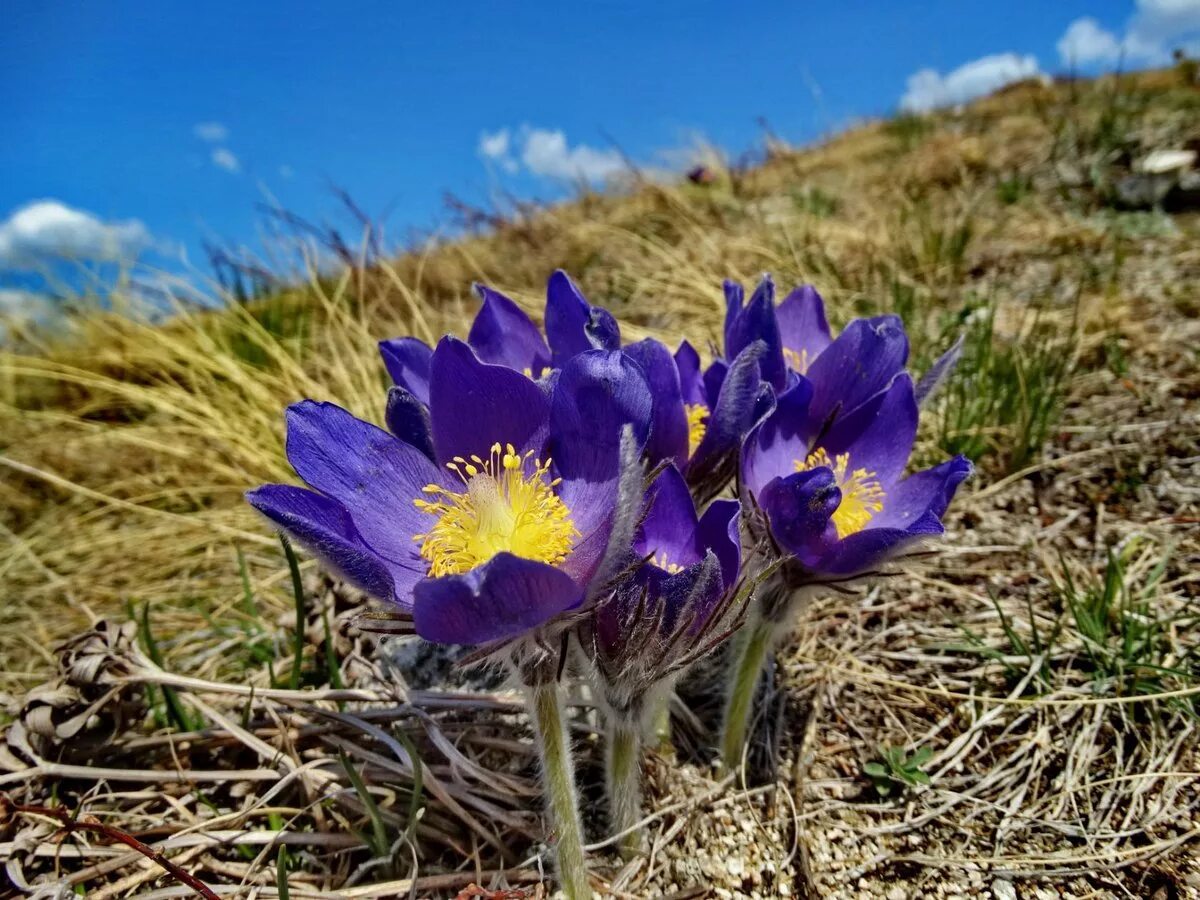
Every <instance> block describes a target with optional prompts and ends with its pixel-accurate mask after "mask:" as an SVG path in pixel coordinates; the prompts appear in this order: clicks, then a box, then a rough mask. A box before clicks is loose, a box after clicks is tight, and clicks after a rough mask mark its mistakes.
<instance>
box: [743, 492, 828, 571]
mask: <svg viewBox="0 0 1200 900" xmlns="http://www.w3.org/2000/svg"><path fill="white" fill-rule="evenodd" d="M757 500H758V505H759V506H760V507H761V508H762V511H763V512H764V513H766V515H767V521H768V523H769V524H770V526H771V534H772V535H773V536H774V537H775V540H776V542H777V543H778V544H779V546H780V547H782V548H783V549H784V550H786V551H787V552H789V553H791V554H792V555H793V556H795V557H796V558H797V559H799V560H800V561H801V562H803V563H806V564H807V563H809V562H810V561H811V560H813V559H814V558H817V557H818V556H819V555H820V554H821V553H822V552H823V551H824V550H825V549H826V548H827V547H828V545H829V543H830V542H831V541H832V540H835V539H836V536H837V532H836V530H835V528H834V525H833V520H832V519H831V516H833V514H834V512H835V511H836V510H837V508H838V504H839V503H841V502H842V492H841V491H839V490H838V487H837V484H836V482H835V480H834V477H833V473H832V472H831V471H830V470H829V469H826V468H817V469H811V470H809V471H807V472H796V473H794V474H792V475H788V476H786V477H784V478H776V479H775V480H774V481H772V482H770V483H769V484H768V485H767V486H766V487H765V488H763V489H762V491H760V492H759V494H758V497H757Z"/></svg>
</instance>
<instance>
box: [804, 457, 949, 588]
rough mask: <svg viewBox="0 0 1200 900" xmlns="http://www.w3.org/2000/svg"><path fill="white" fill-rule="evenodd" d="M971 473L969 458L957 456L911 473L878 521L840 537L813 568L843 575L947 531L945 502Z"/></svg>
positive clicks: (892, 494)
mask: <svg viewBox="0 0 1200 900" xmlns="http://www.w3.org/2000/svg"><path fill="white" fill-rule="evenodd" d="M970 474H971V463H970V461H968V460H967V459H966V457H963V456H957V457H955V458H954V459H951V460H947V461H946V462H944V463H942V464H941V465H939V466H935V467H934V468H932V469H926V470H925V471H924V472H918V473H917V474H915V475H912V476H910V477H909V478H906V479H905V480H904V481H902V482H900V483H899V484H898V485H896V486H894V487H893V488H892V489H891V490H890V491H889V492H888V496H887V497H886V498H885V500H884V508H883V511H882V512H881V513H880V514H879V515H878V516H876V517H875V519H874V520H873V521H872V522H871V525H872V526H873V527H870V528H866V529H864V530H862V531H859V532H857V533H855V534H851V535H849V536H847V537H846V538H845V539H844V540H841V541H837V542H835V543H834V544H833V545H832V546H831V548H830V549H829V551H828V552H827V553H826V554H825V555H823V556H822V557H821V558H820V559H819V560H817V561H816V562H815V563H814V564H813V568H814V569H816V570H817V571H820V572H822V573H825V574H829V575H841V576H846V575H855V574H858V573H861V572H867V571H870V570H872V569H875V568H878V567H879V566H880V565H882V564H883V563H884V562H886V561H887V560H888V559H889V558H890V557H893V556H895V555H897V554H899V553H902V552H904V551H905V550H907V549H908V548H910V547H911V546H912V545H913V544H916V543H918V542H920V541H921V540H924V539H928V538H930V537H934V536H936V535H939V534H942V533H943V532H944V530H945V529H944V528H943V526H942V521H941V519H942V516H943V515H945V512H946V507H947V506H949V504H950V500H951V499H952V498H953V497H954V493H955V491H956V490H957V489H958V486H959V484H961V483H962V481H963V479H965V478H966V477H967V476H968V475H970Z"/></svg>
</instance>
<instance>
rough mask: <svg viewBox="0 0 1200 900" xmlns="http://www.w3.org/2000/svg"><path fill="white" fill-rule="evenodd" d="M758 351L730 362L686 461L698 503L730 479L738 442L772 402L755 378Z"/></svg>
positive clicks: (746, 352)
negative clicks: (693, 450)
mask: <svg viewBox="0 0 1200 900" xmlns="http://www.w3.org/2000/svg"><path fill="white" fill-rule="evenodd" d="M761 347H762V345H761V344H757V343H756V344H752V345H751V346H749V347H747V348H746V349H745V350H743V351H742V353H741V355H739V356H738V358H737V359H735V360H734V361H733V365H732V366H731V367H730V370H729V375H728V376H727V377H726V379H725V382H724V384H722V385H721V392H720V394H719V395H718V396H717V403H716V406H715V408H714V409H713V411H712V413H711V414H710V415H709V417H708V421H707V422H706V423H705V430H704V437H703V438H701V439H700V444H699V445H698V446H697V447H696V450H695V452H694V453H693V454H692V458H691V459H690V460H689V461H688V467H687V478H688V484H689V485H691V486H692V487H693V488H695V489H696V490H697V491H698V494H697V496H698V497H700V498H701V500H704V499H708V498H710V497H712V496H714V494H715V491H714V490H713V487H714V486H715V487H716V488H717V490H719V489H720V488H721V487H723V486H724V484H725V483H726V482H727V481H728V480H729V479H730V478H731V477H732V476H733V474H734V472H735V471H736V467H737V455H738V450H739V449H740V447H741V445H742V440H743V439H744V438H745V436H746V435H747V434H748V433H749V432H750V429H752V428H753V427H754V426H755V424H756V423H757V422H758V421H759V420H760V419H762V418H763V417H764V416H765V415H767V414H768V413H769V412H770V411H771V408H772V406H773V404H774V402H775V398H774V394H773V392H772V390H771V386H770V385H769V384H767V383H766V382H764V381H763V380H762V378H761V377H760V375H759V370H758V362H757V356H758V353H759V350H760V348H761ZM706 485H707V487H705V486H706Z"/></svg>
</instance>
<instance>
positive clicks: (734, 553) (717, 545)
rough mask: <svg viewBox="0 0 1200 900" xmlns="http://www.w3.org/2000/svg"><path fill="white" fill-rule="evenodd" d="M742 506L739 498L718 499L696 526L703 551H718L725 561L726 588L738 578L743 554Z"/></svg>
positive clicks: (722, 574) (723, 580) (697, 536)
mask: <svg viewBox="0 0 1200 900" xmlns="http://www.w3.org/2000/svg"><path fill="white" fill-rule="evenodd" d="M741 511H742V506H741V504H740V503H738V502H737V501H736V500H714V501H713V502H712V503H710V504H709V505H708V509H706V510H705V511H704V515H702V516H701V517H700V522H699V524H698V525H697V526H696V543H697V544H698V545H699V547H700V549H701V551H702V552H703V551H711V552H712V553H714V554H716V557H717V561H718V562H719V563H720V564H721V582H722V584H723V585H724V586H725V587H726V588H730V587H732V586H733V584H734V582H735V581H737V576H738V567H739V564H740V561H741V555H742V542H741V536H740V534H739V533H738V521H739V518H740V515H741Z"/></svg>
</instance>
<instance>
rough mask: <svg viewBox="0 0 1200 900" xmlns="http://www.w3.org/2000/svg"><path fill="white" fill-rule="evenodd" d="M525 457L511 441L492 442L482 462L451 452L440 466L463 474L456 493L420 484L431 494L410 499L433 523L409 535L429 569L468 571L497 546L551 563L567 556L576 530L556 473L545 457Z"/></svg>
mask: <svg viewBox="0 0 1200 900" xmlns="http://www.w3.org/2000/svg"><path fill="white" fill-rule="evenodd" d="M532 457H533V451H532V450H530V451H529V452H528V453H526V454H525V455H524V456H519V455H518V454H517V452H516V450H514V449H513V445H512V444H507V445H506V446H504V447H501V446H500V444H493V445H492V449H491V454H490V455H489V457H488V458H487V459H486V460H484V459H480V458H479V457H478V456H472V457H471V459H470V460H466V459H463V458H462V457H461V456H456V457H455V458H454V461H453V462H450V463H447V464H446V467H447V468H448V469H450V470H451V471H452V472H454V473H455V474H456V475H457V476H458V477H459V478H460V479H462V483H463V488H464V490H462V491H461V492H456V491H452V490H449V489H447V488H444V487H442V486H441V485H437V484H428V485H426V486H425V487H424V488H422V490H423V492H424V493H425V494H426V496H428V497H430V498H433V499H430V500H425V499H421V498H417V499H416V500H414V501H413V503H414V504H416V507H417V509H419V510H421V511H422V512H427V513H429V514H430V515H431V516H434V517H435V518H436V519H437V521H436V522H434V524H433V526H432V527H431V528H430V529H429V530H428V531H427V532H425V533H424V534H417V535H413V540H415V541H416V542H417V543H418V544H420V545H421V556H422V558H424V559H425V560H427V561H428V562H429V574H430V575H432V576H433V577H435V578H437V577H440V576H442V575H457V574H460V573H462V572H467V571H470V570H471V569H473V568H475V567H476V566H478V565H481V564H482V563H485V562H487V561H488V560H489V559H491V558H492V557H493V556H495V555H496V554H497V553H503V552H508V553H512V554H514V555H516V556H520V557H523V558H525V559H535V560H537V561H538V562H544V563H549V564H550V565H558V564H559V563H561V562H562V561H563V560H564V559H566V557H567V554H568V553H570V552H571V547H572V546H573V545H574V543H575V539H576V538H577V537H579V531H578V529H576V527H575V523H574V522H572V521H571V511H570V510H569V509H567V506H566V504H565V503H563V502H562V500H561V499H559V496H558V494H556V493H555V492H554V488H555V487H556V486H557V485H558V483H559V481H560V480H561V479H558V478H555V479H551V478H550V475H549V473H550V460H548V459H547V460H545V461H540V460H535V461H533V462H532V465H527V463H528V462H529V461H530V460H531V459H532ZM527 469H528V470H530V471H527Z"/></svg>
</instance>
